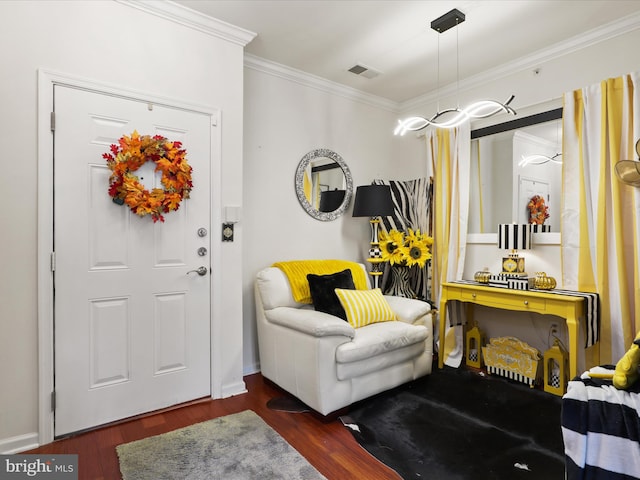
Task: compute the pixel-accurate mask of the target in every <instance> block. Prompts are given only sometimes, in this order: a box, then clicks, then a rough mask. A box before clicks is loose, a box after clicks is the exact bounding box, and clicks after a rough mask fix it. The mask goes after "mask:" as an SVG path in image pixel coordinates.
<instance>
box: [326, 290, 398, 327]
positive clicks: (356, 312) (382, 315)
mask: <svg viewBox="0 0 640 480" xmlns="http://www.w3.org/2000/svg"><path fill="white" fill-rule="evenodd" d="M335 291H336V295H337V296H338V299H339V300H340V304H341V305H342V308H344V311H345V313H346V314H347V321H348V322H349V324H350V325H351V326H352V327H353V328H358V327H364V326H365V325H369V324H371V323H377V322H388V321H390V320H397V318H396V314H395V313H393V310H391V307H390V306H389V302H387V300H386V299H385V298H384V296H383V295H382V290H380V289H379V288H374V289H372V290H346V289H343V288H336V290H335Z"/></svg>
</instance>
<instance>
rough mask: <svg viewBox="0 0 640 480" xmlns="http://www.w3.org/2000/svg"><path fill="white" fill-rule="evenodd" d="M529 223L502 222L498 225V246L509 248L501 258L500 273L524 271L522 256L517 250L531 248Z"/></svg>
mask: <svg viewBox="0 0 640 480" xmlns="http://www.w3.org/2000/svg"><path fill="white" fill-rule="evenodd" d="M531 236H532V232H531V225H530V224H521V225H519V224H517V223H503V224H500V225H498V248H501V249H504V250H510V253H509V256H508V257H503V258H502V273H510V274H516V275H522V274H524V273H525V269H524V258H522V257H519V256H518V250H531Z"/></svg>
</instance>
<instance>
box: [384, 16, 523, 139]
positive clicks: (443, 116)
mask: <svg viewBox="0 0 640 480" xmlns="http://www.w3.org/2000/svg"><path fill="white" fill-rule="evenodd" d="M464 20H465V15H464V13H462V12H461V11H460V10H458V9H456V8H454V9H453V10H451V11H450V12H447V13H445V14H444V15H442V16H441V17H439V18H436V19H435V20H434V21H432V22H431V28H432V29H433V30H435V31H436V32H438V33H439V34H440V33H444V32H446V31H447V30H449V29H450V28H452V27H457V26H458V25H460V24H461V23H462V22H464ZM456 63H459V58H458V35H457V31H456ZM458 67H459V65H457V66H456V85H458V84H459V82H460V78H459V71H458V70H459V68H458ZM439 88H440V38H439V37H438V89H439ZM513 99H514V96H513V95H511V97H509V99H508V100H507V101H506V102H505V103H500V102H497V101H495V100H480V101H478V102H474V103H472V104H471V105H467V106H466V107H465V108H460V107H459V106H458V107H455V108H447V109H445V110H440V107H439V106H438V111H437V112H436V113H435V114H434V115H433V116H432V117H431V118H425V117H409V118H405V119H404V120H398V126H397V127H396V129H395V131H394V135H404V134H405V133H407V132H409V131H411V132H415V131H419V130H422V129H424V128H427V127H428V126H429V125H433V126H434V127H439V128H453V127H457V126H458V125H460V124H462V123H463V122H465V121H466V120H471V119H478V118H487V117H491V116H492V115H495V114H497V113H500V112H504V113H510V114H512V115H515V114H516V112H515V110H514V109H513V108H511V107H510V106H509V104H510V103H511V102H512V101H513Z"/></svg>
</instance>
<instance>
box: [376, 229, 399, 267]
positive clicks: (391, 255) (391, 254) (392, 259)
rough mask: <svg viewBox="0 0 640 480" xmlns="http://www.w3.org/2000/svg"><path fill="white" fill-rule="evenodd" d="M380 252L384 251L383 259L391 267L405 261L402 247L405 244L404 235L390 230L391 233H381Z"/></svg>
mask: <svg viewBox="0 0 640 480" xmlns="http://www.w3.org/2000/svg"><path fill="white" fill-rule="evenodd" d="M379 244H380V250H381V251H382V259H383V260H384V261H385V262H389V263H390V264H391V265H394V264H396V263H401V262H402V261H403V260H404V255H403V252H402V249H401V247H402V245H403V244H404V235H403V234H402V232H399V231H397V230H390V231H389V233H386V232H384V231H382V232H380V239H379Z"/></svg>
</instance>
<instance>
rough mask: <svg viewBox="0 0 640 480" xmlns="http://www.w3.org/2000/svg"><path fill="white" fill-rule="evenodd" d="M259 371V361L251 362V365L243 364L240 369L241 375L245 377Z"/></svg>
mask: <svg viewBox="0 0 640 480" xmlns="http://www.w3.org/2000/svg"><path fill="white" fill-rule="evenodd" d="M259 371H260V363H259V362H253V363H252V364H251V365H245V366H244V368H243V369H242V375H243V376H245V377H246V376H247V375H253V374H254V373H258V372H259Z"/></svg>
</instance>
